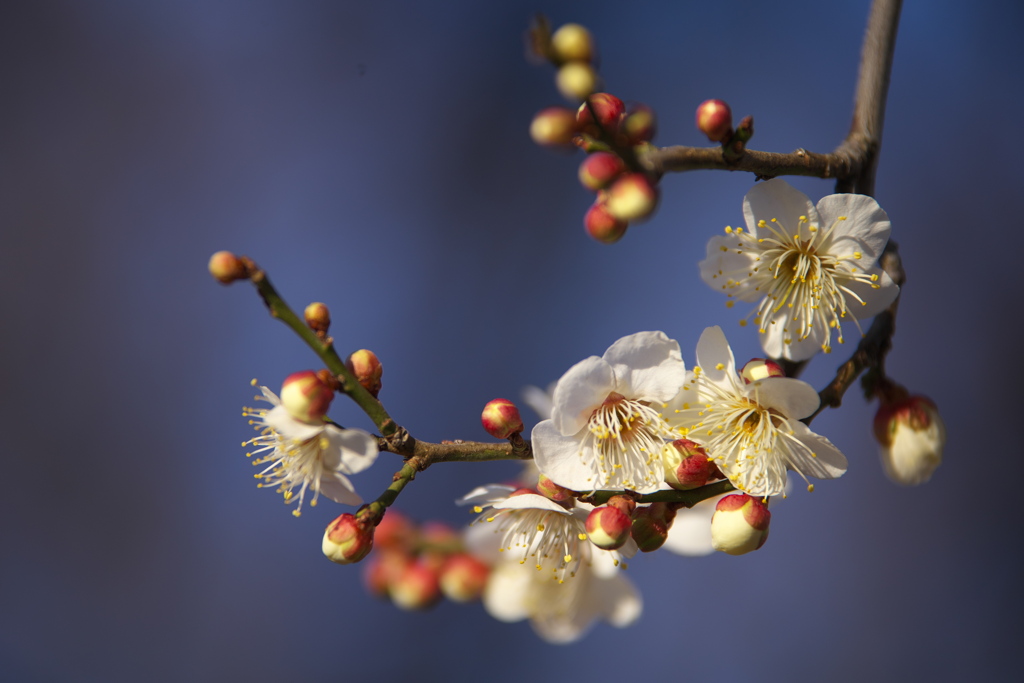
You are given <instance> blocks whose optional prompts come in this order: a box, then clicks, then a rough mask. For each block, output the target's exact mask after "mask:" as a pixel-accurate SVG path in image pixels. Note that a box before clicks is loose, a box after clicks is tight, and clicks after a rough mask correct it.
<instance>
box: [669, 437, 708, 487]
mask: <svg viewBox="0 0 1024 683" xmlns="http://www.w3.org/2000/svg"><path fill="white" fill-rule="evenodd" d="M661 460H662V462H663V463H664V464H665V483H667V484H668V485H669V486H671V487H672V488H674V489H679V490H680V491H687V490H689V489H695V488H697V487H698V486H704V484H706V483H708V480H709V479H713V478H715V476H716V475H717V474H718V468H717V467H716V466H715V464H714V463H713V462H711V460H710V459H709V458H708V454H707V453H706V452H705V451H704V449H703V448H702V447H701V446H700V444H698V443H695V442H693V441H690V440H689V439H677V440H675V441H673V442H672V443H670V444H667V445H666V446H665V447H664V448H663V449H662V451H661Z"/></svg>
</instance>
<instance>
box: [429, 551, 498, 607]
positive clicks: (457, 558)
mask: <svg viewBox="0 0 1024 683" xmlns="http://www.w3.org/2000/svg"><path fill="white" fill-rule="evenodd" d="M490 573H491V568H490V567H488V566H487V565H486V564H484V563H483V562H481V561H480V560H478V559H476V558H475V557H473V556H472V555H469V554H467V553H459V554H457V555H452V556H451V557H449V558H448V560H447V561H446V562H445V563H444V566H443V567H442V568H441V579H440V581H441V592H443V593H444V594H445V596H446V597H447V598H448V599H449V600H454V601H455V602H469V601H471V600H476V599H477V598H479V597H480V595H481V594H483V592H484V587H486V586H487V577H488V576H489V575H490Z"/></svg>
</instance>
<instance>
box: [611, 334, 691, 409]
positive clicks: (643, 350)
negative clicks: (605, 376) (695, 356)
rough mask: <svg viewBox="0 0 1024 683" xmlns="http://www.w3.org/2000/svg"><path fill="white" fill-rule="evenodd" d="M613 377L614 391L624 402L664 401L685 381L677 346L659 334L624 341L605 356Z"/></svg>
mask: <svg viewBox="0 0 1024 683" xmlns="http://www.w3.org/2000/svg"><path fill="white" fill-rule="evenodd" d="M604 360H605V361H606V362H607V363H608V364H609V365H610V366H611V367H612V370H613V371H614V373H615V385H616V386H615V391H617V392H619V393H620V394H622V395H623V396H625V397H626V398H640V399H651V400H655V401H667V400H669V399H670V398H672V397H673V396H675V395H676V392H677V391H679V387H680V385H682V383H683V381H684V380H685V379H686V366H685V365H684V364H683V355H682V353H681V352H680V351H679V342H677V341H676V340H675V339H669V338H668V335H666V334H665V333H664V332H660V331H652V332H637V333H636V334H631V335H629V336H628V337H623V338H622V339H620V340H618V341H617V342H615V343H614V344H612V345H611V346H610V347H609V348H608V350H607V351H605V352H604Z"/></svg>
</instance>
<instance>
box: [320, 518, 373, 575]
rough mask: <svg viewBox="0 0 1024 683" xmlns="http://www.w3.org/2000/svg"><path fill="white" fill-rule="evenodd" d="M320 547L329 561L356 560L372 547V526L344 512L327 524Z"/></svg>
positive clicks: (342, 562)
mask: <svg viewBox="0 0 1024 683" xmlns="http://www.w3.org/2000/svg"><path fill="white" fill-rule="evenodd" d="M322 547H323V551H324V555H326V556H327V559H328V560H330V561H331V562H337V563H338V564H352V563H353V562H358V561H359V560H361V559H363V558H364V557H366V555H367V554H368V553H369V552H370V551H371V550H372V549H373V527H367V526H366V525H364V524H363V523H362V522H361V521H360V520H358V519H356V517H355V516H354V515H351V514H349V513H347V512H346V513H345V514H343V515H341V516H340V517H338V518H337V519H335V520H334V521H333V522H331V523H330V524H328V525H327V530H326V531H325V532H324V540H323V546H322Z"/></svg>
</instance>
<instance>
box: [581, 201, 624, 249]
mask: <svg viewBox="0 0 1024 683" xmlns="http://www.w3.org/2000/svg"><path fill="white" fill-rule="evenodd" d="M583 227H584V228H585V229H586V231H587V234H588V235H590V236H591V237H593V238H594V239H595V240H597V241H598V242H600V243H601V244H614V243H615V242H618V241H619V240H620V239H622V236H623V235H625V234H626V229H627V228H629V221H624V220H620V219H618V218H616V217H615V216H613V215H611V214H610V213H608V209H607V208H606V207H605V205H604V204H603V203H601V202H595V203H594V205H593V206H591V207H590V208H589V209H588V210H587V213H586V215H585V216H584V217H583Z"/></svg>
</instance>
